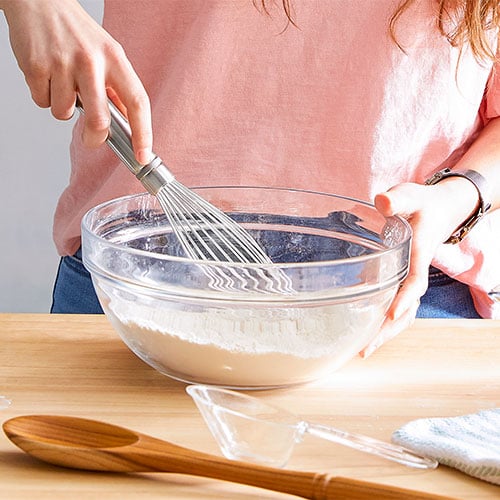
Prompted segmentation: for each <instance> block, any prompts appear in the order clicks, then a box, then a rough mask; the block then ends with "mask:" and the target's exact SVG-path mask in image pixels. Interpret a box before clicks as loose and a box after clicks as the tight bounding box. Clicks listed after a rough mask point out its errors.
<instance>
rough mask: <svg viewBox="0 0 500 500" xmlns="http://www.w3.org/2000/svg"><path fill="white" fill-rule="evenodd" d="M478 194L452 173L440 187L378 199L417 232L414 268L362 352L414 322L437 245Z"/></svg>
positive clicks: (399, 190) (404, 187)
mask: <svg viewBox="0 0 500 500" xmlns="http://www.w3.org/2000/svg"><path fill="white" fill-rule="evenodd" d="M477 203H478V192H477V190H476V188H475V187H474V185H473V184H472V183H471V182H469V181H468V180H466V179H463V178H460V177H451V178H448V179H446V180H443V181H442V182H440V183H438V184H436V185H434V186H424V185H420V184H413V183H405V184H399V185H397V186H395V187H393V188H391V189H390V190H389V191H387V192H385V193H382V194H379V195H377V196H376V197H375V206H376V207H377V209H378V211H379V212H380V213H381V214H382V215H384V216H392V215H400V216H402V217H404V218H405V219H407V220H408V222H409V223H410V225H411V227H412V230H413V238H412V247H411V252H410V268H409V273H408V276H407V278H406V279H405V280H404V282H403V284H402V286H401V288H400V289H399V292H398V293H397V295H396V297H395V299H394V301H393V302H392V304H391V306H390V308H389V311H388V313H387V317H386V320H385V322H384V324H383V325H382V328H381V330H380V332H379V333H378V335H377V336H376V337H375V338H374V339H373V340H372V341H371V342H370V344H368V345H367V346H366V347H365V349H364V350H363V351H362V352H361V355H362V356H363V357H367V356H369V355H370V354H371V353H372V352H373V351H375V350H376V349H377V348H379V347H380V346H381V345H382V344H384V343H385V342H387V341H388V340H390V339H391V338H393V337H395V336H396V335H397V334H398V333H400V332H401V331H403V330H405V329H406V328H408V327H409V326H410V325H411V324H412V323H413V321H414V319H415V315H416V313H417V309H418V307H419V305H420V298H421V297H422V295H423V294H424V293H425V292H426V290H427V284H428V274H429V266H430V264H431V261H432V258H433V256H434V254H435V251H436V249H437V247H438V246H439V245H440V244H441V243H443V242H444V241H446V240H447V239H448V237H449V236H450V235H451V234H452V233H453V232H454V231H455V229H456V228H457V227H459V226H460V225H461V223H462V222H463V221H464V220H466V219H467V218H468V217H469V216H470V215H471V214H472V213H473V212H474V211H475V210H476V209H477Z"/></svg>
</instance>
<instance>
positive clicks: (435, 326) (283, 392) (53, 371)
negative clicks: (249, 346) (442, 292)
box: [0, 314, 500, 500]
mask: <svg viewBox="0 0 500 500" xmlns="http://www.w3.org/2000/svg"><path fill="white" fill-rule="evenodd" d="M0 394H1V395H4V396H6V397H8V398H9V399H10V400H11V402H12V404H11V406H10V407H9V408H7V409H5V410H1V411H0V421H1V422H4V421H6V420H7V419H9V418H12V417H16V416H20V415H27V414H52V415H72V416H78V417H84V418H90V419H96V420H102V421H106V422H109V423H113V424H117V425H121V426H124V427H127V428H128V429H132V430H134V431H137V432H142V433H145V434H148V435H150V436H154V437H156V438H159V439H164V440H167V441H170V442H172V443H175V444H177V445H179V446H183V447H187V448H192V449H194V450H199V451H202V452H206V453H211V454H216V455H219V456H220V452H219V450H218V448H217V445H216V443H215V442H214V440H213V438H212V436H211V435H210V433H209V431H208V429H207V428H206V427H205V424H204V422H203V420H202V417H201V416H200V414H199V413H198V411H197V409H196V407H195V405H194V403H193V401H192V400H191V398H190V397H189V396H188V395H187V394H186V393H185V384H182V383H180V382H177V381H174V380H171V379H169V378H167V377H165V376H163V375H161V374H160V373H158V372H156V371H155V370H153V369H152V368H150V367H149V366H147V365H146V364H144V363H143V362H142V361H141V360H139V359H138V358H137V357H136V356H135V355H134V354H133V353H131V352H130V351H129V349H128V348H127V347H126V346H125V344H124V343H123V342H122V341H121V340H120V338H119V337H118V335H117V334H116V333H115V332H114V330H113V329H112V327H111V325H110V324H109V323H108V321H107V320H106V318H105V317H103V316H91V315H88V316H76V315H75V316H73V315H64V316H62V315H61V316H58V315H45V314H0ZM252 394H253V395H255V396H258V397H260V398H263V399H265V400H266V401H268V402H270V403H273V404H277V405H280V406H282V407H284V408H286V409H288V410H290V411H292V412H294V413H297V414H298V415H300V416H301V417H303V418H305V419H307V420H310V421H313V422H318V423H322V424H325V425H334V426H336V427H338V428H343V429H346V430H349V431H351V432H358V433H361V434H365V435H369V436H373V437H376V438H378V439H383V440H389V439H390V436H391V433H392V432H393V431H394V430H395V429H397V428H398V427H399V426H401V425H403V424H404V423H406V422H408V421H409V420H413V419H415V418H421V417H437V416H456V415H463V414H466V413H473V412H477V411H479V410H482V409H488V408H495V407H500V322H495V321H490V320H417V321H416V323H415V325H414V326H413V327H412V328H410V329H409V330H407V331H406V332H404V333H403V334H401V335H399V336H398V337H397V338H396V339H394V340H393V341H391V342H389V343H388V344H387V345H385V346H384V347H382V348H381V349H380V350H379V351H378V352H376V353H375V354H373V355H372V356H371V357H370V358H368V359H366V360H362V359H361V358H358V357H357V358H355V359H353V360H352V361H351V362H350V363H348V364H347V365H346V366H345V367H344V368H342V369H341V370H339V371H337V372H335V373H332V374H331V376H329V377H328V378H325V379H323V380H320V381H317V382H315V383H312V384H308V385H303V386H297V387H292V388H287V389H280V390H270V391H253V393H252ZM286 470H287V471H301V472H315V473H321V474H323V473H325V474H330V475H332V476H342V477H346V478H352V479H353V480H361V481H372V482H374V483H379V484H381V485H393V486H397V487H401V488H409V489H417V490H420V491H422V492H424V493H425V492H427V493H434V494H440V495H444V496H448V497H452V498H457V499H474V500H481V499H498V498H500V487H497V486H494V485H491V484H488V483H485V482H483V481H480V480H477V479H474V478H472V477H469V476H467V475H465V474H462V473H460V472H459V471H456V470H454V469H450V468H448V467H444V466H440V467H439V468H438V469H437V470H430V471H422V470H416V469H412V468H408V467H405V466H402V465H399V464H397V463H393V462H390V461H387V460H384V459H382V458H378V457H375V456H372V455H368V454H365V453H362V452H359V451H356V450H352V449H349V448H347V447H344V446H341V445H336V444H334V443H329V442H326V441H323V440H321V439H318V438H314V437H312V436H307V437H306V438H305V439H304V441H303V442H301V443H300V444H297V446H296V448H295V451H294V453H293V456H292V459H291V461H290V462H289V464H288V465H287V467H286ZM0 498H2V499H3V498H5V499H9V500H11V499H12V500H17V499H26V500H28V499H29V500H31V499H33V498H36V499H37V500H45V499H51V500H59V499H73V498H75V499H78V500H87V499H99V500H102V499H106V500H107V499H110V500H114V499H120V500H121V499H141V500H142V499H144V500H148V499H156V498H158V499H159V498H169V499H194V498H201V499H216V498H217V499H232V500H240V499H255V498H262V499H280V498H281V499H285V498H287V499H288V498H290V499H291V498H297V497H295V496H292V495H289V494H284V493H276V492H271V491H267V490H263V489H260V488H256V487H252V486H245V485H237V484H233V483H230V482H227V481H220V480H217V479H209V478H200V477H195V476H192V475H185V474H178V473H165V474H163V473H161V474H155V473H139V474H123V473H108V472H85V471H77V470H71V469H64V468H61V467H57V466H53V465H48V464H45V463H43V462H40V461H38V460H36V459H35V458H33V457H31V456H29V455H27V454H25V453H23V452H22V451H20V450H19V449H18V448H17V447H15V446H14V445H13V444H12V443H11V442H10V441H9V440H8V439H7V437H6V436H5V435H4V434H3V433H1V435H0ZM373 498H374V499H375V498H376V495H374V496H373Z"/></svg>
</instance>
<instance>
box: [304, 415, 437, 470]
mask: <svg viewBox="0 0 500 500" xmlns="http://www.w3.org/2000/svg"><path fill="white" fill-rule="evenodd" d="M300 425H301V427H303V430H304V431H305V432H308V433H309V434H312V435H314V436H317V437H320V438H323V439H327V440H328V441H333V442H335V443H339V444H343V445H345V446H350V447H351V448H355V449H356V450H360V451H364V452H366V453H371V454H372V455H378V456H379V457H383V458H387V459H389V460H392V461H394V462H398V463H400V464H403V465H407V466H409V467H416V468H419V469H435V468H436V467H437V466H438V462H437V461H436V460H434V459H432V458H428V457H424V456H422V455H419V454H418V453H415V452H413V451H412V450H410V449H408V448H404V447H403V446H398V445H394V444H391V443H387V442H385V441H379V440H378V439H374V438H371V437H368V436H363V435H361V434H353V433H350V432H346V431H342V430H340V429H335V428H334V427H329V426H327V425H321V424H313V423H310V422H301V424H300Z"/></svg>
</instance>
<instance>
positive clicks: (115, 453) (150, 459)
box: [3, 415, 447, 500]
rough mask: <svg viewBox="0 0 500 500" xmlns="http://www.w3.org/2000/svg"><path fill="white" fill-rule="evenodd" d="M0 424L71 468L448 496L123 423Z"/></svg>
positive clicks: (349, 495) (320, 493)
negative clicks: (260, 460) (216, 449)
mask: <svg viewBox="0 0 500 500" xmlns="http://www.w3.org/2000/svg"><path fill="white" fill-rule="evenodd" d="M3 429H4V432H5V434H6V435H7V437H8V438H9V439H10V440H11V441H12V442H13V443H14V444H16V445H17V446H18V447H19V448H21V449H22V450H24V451H25V452H27V453H29V454H30V455H33V456H34V457H36V458H38V459H40V460H43V461H44V462H49V463H51V464H56V465H60V466H63V467H70V468H73V469H85V470H94V471H107V472H174V473H179V474H191V475H194V476H203V477H211V478H216V479H223V480H226V481H232V482H234V483H240V484H247V485H252V486H258V487H260V488H265V489H268V490H274V491H280V492H283V493H289V494H292V495H297V496H300V497H303V498H311V499H317V500H329V499H334V498H335V499H340V498H342V499H344V500H365V499H366V500H373V499H374V498H377V499H379V500H384V499H391V500H395V499H406V500H410V499H415V500H418V499H422V500H428V499H445V498H447V497H443V496H439V495H433V494H429V493H421V492H417V491H411V490H407V489H402V488H397V487H394V486H387V485H383V484H376V483H370V482H366V481H360V480H355V479H349V478H343V477H333V476H330V475H329V474H317V473H314V472H298V471H291V470H282V469H274V468H271V467H263V466H259V465H253V464H249V463H245V462H238V461H233V460H227V459H224V458H219V457H217V456H214V455H209V454H206V453H201V452H198V451H194V450H190V449H188V448H183V447H181V446H177V445H175V444H172V443H169V442H167V441H162V440H160V439H156V438H154V437H151V436H147V435H145V434H140V433H138V432H134V431H131V430H128V429H125V428H123V427H118V426H115V425H111V424H107V423H104V422H98V421H95V420H88V419H83V418H77V417H66V416H55V415H27V416H21V417H16V418H12V419H10V420H7V421H6V422H5V423H4V424H3Z"/></svg>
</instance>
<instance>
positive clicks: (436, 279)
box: [429, 266, 456, 286]
mask: <svg viewBox="0 0 500 500" xmlns="http://www.w3.org/2000/svg"><path fill="white" fill-rule="evenodd" d="M454 281H456V280H454V279H453V278H450V276H448V275H447V274H445V273H443V271H441V270H440V269H438V268H437V267H434V266H430V267H429V286H443V285H448V284H450V283H453V282H454Z"/></svg>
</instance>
